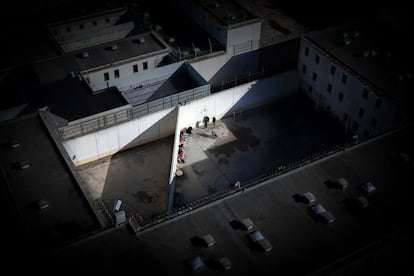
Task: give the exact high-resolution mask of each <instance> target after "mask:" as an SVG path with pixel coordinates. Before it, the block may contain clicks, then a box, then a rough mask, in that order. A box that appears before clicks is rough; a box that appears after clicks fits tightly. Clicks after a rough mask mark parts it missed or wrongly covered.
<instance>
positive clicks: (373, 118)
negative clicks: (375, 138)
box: [371, 117, 377, 128]
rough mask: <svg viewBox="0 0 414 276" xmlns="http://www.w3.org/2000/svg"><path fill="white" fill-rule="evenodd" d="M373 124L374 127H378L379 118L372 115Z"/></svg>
mask: <svg viewBox="0 0 414 276" xmlns="http://www.w3.org/2000/svg"><path fill="white" fill-rule="evenodd" d="M371 126H372V128H376V127H377V118H375V117H372V119H371Z"/></svg>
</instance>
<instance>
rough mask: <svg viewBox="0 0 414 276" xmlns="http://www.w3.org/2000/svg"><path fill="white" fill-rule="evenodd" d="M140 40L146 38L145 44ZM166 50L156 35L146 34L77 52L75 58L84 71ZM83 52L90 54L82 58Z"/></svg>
mask: <svg viewBox="0 0 414 276" xmlns="http://www.w3.org/2000/svg"><path fill="white" fill-rule="evenodd" d="M140 38H144V39H145V42H143V43H140ZM114 44H116V45H117V50H112V48H111V46H112V45H114ZM166 49H167V47H166V46H164V45H163V44H162V42H161V41H159V40H158V39H157V38H156V37H155V36H154V35H152V34H151V33H146V34H142V35H137V36H134V37H128V38H126V39H123V40H120V41H114V42H109V43H106V44H103V45H99V46H96V47H93V48H89V49H84V50H81V51H78V52H75V53H74V56H75V57H76V61H77V63H78V64H79V68H80V70H81V71H84V70H89V69H93V68H96V67H99V66H103V65H107V64H111V63H116V62H122V61H124V60H126V59H130V58H135V59H139V58H140V56H143V55H147V54H152V53H156V52H159V51H161V50H166ZM82 52H88V57H87V58H84V57H82Z"/></svg>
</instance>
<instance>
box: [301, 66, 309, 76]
mask: <svg viewBox="0 0 414 276" xmlns="http://www.w3.org/2000/svg"><path fill="white" fill-rule="evenodd" d="M307 69H308V67H307V66H306V65H305V64H303V66H302V72H303V74H306V70H307Z"/></svg>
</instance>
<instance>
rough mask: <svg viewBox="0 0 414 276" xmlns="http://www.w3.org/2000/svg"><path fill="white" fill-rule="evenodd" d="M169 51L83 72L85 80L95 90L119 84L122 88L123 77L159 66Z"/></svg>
mask: <svg viewBox="0 0 414 276" xmlns="http://www.w3.org/2000/svg"><path fill="white" fill-rule="evenodd" d="M167 54H168V53H164V52H163V53H161V54H159V55H154V56H151V57H146V58H143V59H138V60H133V61H129V62H125V63H122V64H112V66H110V67H105V68H102V69H97V70H93V71H85V72H82V75H83V76H84V78H85V80H86V81H87V82H88V83H89V85H90V86H91V88H92V89H93V90H94V91H99V90H101V89H104V88H107V87H111V86H117V87H118V88H120V86H121V85H122V79H124V78H128V77H131V76H132V75H136V74H140V73H142V72H145V71H148V70H152V69H154V68H156V67H157V65H158V64H159V63H160V62H161V60H162V59H163V58H164V56H165V55H167ZM144 62H147V63H148V69H147V70H144V67H143V63H144ZM135 64H137V65H138V72H137V73H134V70H133V66H134V65H135ZM115 70H119V78H115V73H114V72H115ZM105 73H108V74H109V81H105V78H104V74H105Z"/></svg>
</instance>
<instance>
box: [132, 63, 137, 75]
mask: <svg viewBox="0 0 414 276" xmlns="http://www.w3.org/2000/svg"><path fill="white" fill-rule="evenodd" d="M132 70H134V73H138V64H134V65H133V66H132Z"/></svg>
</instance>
